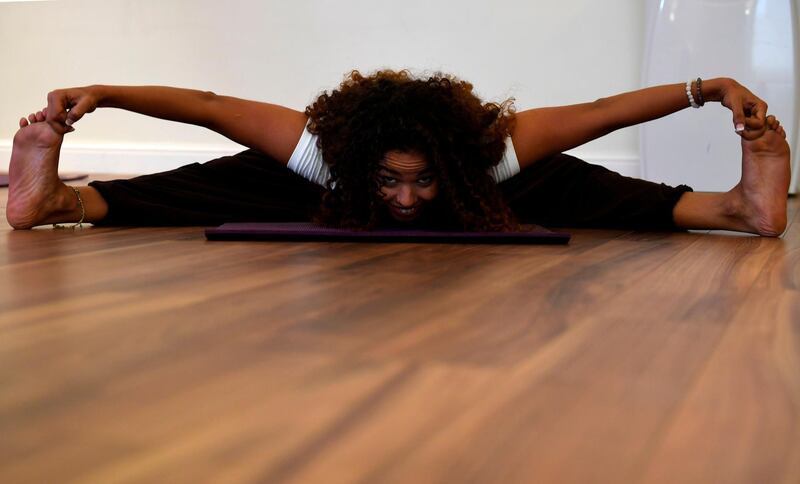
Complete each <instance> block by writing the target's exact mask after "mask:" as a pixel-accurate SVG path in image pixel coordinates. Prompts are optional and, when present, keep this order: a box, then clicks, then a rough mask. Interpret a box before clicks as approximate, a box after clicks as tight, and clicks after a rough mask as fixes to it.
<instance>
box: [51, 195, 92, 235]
mask: <svg viewBox="0 0 800 484" xmlns="http://www.w3.org/2000/svg"><path fill="white" fill-rule="evenodd" d="M70 188H72V191H74V192H75V196H76V197H78V206H79V207H81V218H80V220H78V221H77V222H76V223H74V224H72V225H61V224H53V228H54V229H74V228H76V227H83V219H84V218H86V209H85V208H84V206H83V198H81V192H80V190H78V189H77V188H75V187H73V186H70Z"/></svg>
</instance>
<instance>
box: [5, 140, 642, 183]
mask: <svg viewBox="0 0 800 484" xmlns="http://www.w3.org/2000/svg"><path fill="white" fill-rule="evenodd" d="M244 149H245V148H244V147H241V146H238V145H230V146H183V145H181V146H178V145H175V146H165V145H155V146H148V145H139V144H136V145H123V144H83V145H77V144H76V145H65V146H64V147H63V148H62V150H61V160H60V162H59V171H61V172H62V173H109V174H125V175H144V174H148V173H157V172H159V171H165V170H171V169H173V168H177V167H179V166H183V165H186V164H189V163H194V162H204V161H208V160H213V159H214V158H219V157H221V156H226V155H230V154H233V153H237V152H239V151H242V150H244ZM570 154H572V155H574V156H577V157H579V158H581V159H584V160H586V161H588V162H589V163H594V164H597V165H602V166H605V167H606V168H608V169H609V170H613V171H616V172H617V173H619V174H621V175H626V176H632V177H639V176H640V171H639V158H638V157H636V156H625V155H623V156H601V155H597V154H592V153H590V152H587V153H584V152H581V151H580V150H575V151H572V152H570ZM10 158H11V141H7V140H2V141H0V171H3V172H5V171H8V161H9V159H10Z"/></svg>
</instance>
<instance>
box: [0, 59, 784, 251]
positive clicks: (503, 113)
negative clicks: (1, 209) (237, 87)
mask: <svg viewBox="0 0 800 484" xmlns="http://www.w3.org/2000/svg"><path fill="white" fill-rule="evenodd" d="M707 101H714V102H721V103H722V104H723V105H724V106H726V107H727V108H729V109H730V110H731V111H732V112H733V124H734V129H735V131H736V132H737V133H738V134H739V135H740V136H741V139H742V179H741V181H740V183H739V184H737V185H736V187H734V188H732V189H731V190H730V191H728V192H725V193H694V192H692V191H691V189H690V188H689V187H686V186H680V187H668V186H666V185H663V184H661V185H659V184H655V183H651V182H647V181H643V180H637V179H632V178H627V177H622V176H620V175H618V174H616V173H613V172H610V171H608V170H606V169H604V168H601V167H598V166H594V165H589V164H587V163H585V162H582V161H580V160H577V159H575V158H573V157H570V156H566V155H562V154H560V153H561V152H563V151H566V150H569V149H572V148H574V147H577V146H580V145H582V144H584V143H586V142H588V141H591V140H593V139H596V138H598V137H600V136H603V135H606V134H608V133H610V132H612V131H614V130H616V129H619V128H622V127H626V126H631V125H635V124H638V123H642V122H645V121H649V120H652V119H656V118H659V117H662V116H665V115H667V114H671V113H673V112H676V111H679V110H681V109H685V108H687V107H689V106H690V105H691V106H694V107H699V106H701V105H702V104H704V103H705V102H707ZM97 107H115V108H120V109H126V110H129V111H133V112H137V113H141V114H145V115H148V116H153V117H157V118H162V119H168V120H172V121H178V122H183V123H190V124H195V125H198V126H203V127H206V128H209V129H212V130H214V131H216V132H218V133H220V134H222V135H224V136H226V137H228V138H230V139H231V140H233V141H236V142H237V143H240V144H242V145H245V146H247V147H249V148H251V149H250V150H248V151H246V152H243V153H240V154H238V155H235V156H232V157H225V158H221V159H218V160H214V161H212V162H209V163H206V164H203V165H199V164H194V165H188V166H186V167H183V168H179V169H178V170H173V171H170V172H165V173H159V174H155V175H147V176H143V177H139V178H135V179H133V180H117V181H112V182H93V183H90V184H89V186H87V187H80V188H72V187H67V186H65V185H64V184H63V183H61V182H60V181H59V180H58V177H57V164H58V157H59V150H60V146H61V142H62V140H63V136H64V135H65V134H66V133H69V132H72V131H74V129H75V127H74V126H75V123H76V122H78V121H79V120H80V119H81V118H82V117H83V116H84V115H85V114H87V113H91V112H93V111H94V110H95V108H97ZM785 136H786V133H785V131H784V130H783V128H782V127H781V126H780V123H779V122H778V121H777V120H776V119H775V118H774V117H773V116H767V105H766V104H765V103H764V102H763V101H762V100H761V99H759V98H758V97H756V96H755V95H753V94H752V93H751V92H750V91H749V90H747V89H746V88H745V87H743V86H741V85H740V84H738V83H737V82H736V81H734V80H732V79H725V78H719V79H711V80H706V81H702V80H700V79H697V80H696V81H690V82H687V83H686V84H673V85H665V86H658V87H651V88H647V89H642V90H638V91H634V92H629V93H625V94H620V95H617V96H613V97H608V98H603V99H599V100H597V101H594V102H591V103H584V104H577V105H572V106H562V107H551V108H540V109H532V110H527V111H522V112H519V113H516V112H515V111H514V109H513V106H512V103H511V101H510V100H509V101H505V102H503V103H501V104H495V103H483V102H482V101H481V100H480V99H479V98H477V97H476V96H475V95H474V94H473V92H472V85H471V84H469V83H467V82H465V81H461V80H459V79H457V78H454V77H452V76H448V75H443V74H437V75H434V76H431V77H429V78H415V77H414V76H412V75H411V74H409V73H408V72H407V71H400V72H395V71H379V72H376V73H374V74H372V75H370V76H363V75H361V74H360V73H359V72H357V71H353V72H352V73H351V74H350V75H349V76H347V77H346V78H345V80H344V82H343V83H342V84H341V85H340V86H339V87H338V88H337V89H336V90H334V91H332V92H330V93H327V92H326V93H323V94H322V95H320V96H319V97H318V98H317V99H316V100H315V102H314V103H312V104H311V105H310V106H309V107H308V108H306V110H305V112H304V113H301V112H298V111H294V110H291V109H288V108H285V107H281V106H277V105H273V104H266V103H259V102H254V101H247V100H242V99H237V98H232V97H226V96H218V95H216V94H214V93H210V92H200V91H192V90H186V89H176V88H167V87H151V86H148V87H122V86H116V87H114V86H90V87H84V88H72V89H62V90H57V91H53V92H51V93H50V94H49V95H48V105H47V107H46V108H45V109H44V110H42V111H39V112H37V113H33V114H31V115H30V116H28V118H27V119H26V118H23V119H21V120H20V130H19V132H18V133H17V135H16V136H15V138H14V148H13V152H12V156H11V163H10V173H9V175H10V190H9V202H8V206H7V218H8V221H9V223H10V224H11V225H12V226H13V227H14V228H17V229H25V228H30V227H33V226H36V225H41V224H47V223H64V222H73V223H78V222H82V221H86V222H92V223H101V224H124V225H190V224H191V225H214V224H219V223H222V222H226V221H287V220H308V219H314V220H316V221H318V222H321V223H326V224H330V225H335V226H341V227H350V228H357V229H369V228H373V227H376V226H381V225H402V226H407V225H414V226H419V225H424V226H433V227H445V226H447V227H448V228H460V229H465V230H513V229H514V228H515V226H516V224H517V223H519V222H525V223H540V224H544V225H554V226H590V227H601V226H607V227H626V228H634V229H662V230H663V229H692V228H701V229H728V230H738V231H744V232H752V233H757V234H761V235H765V236H778V235H780V234H781V233H782V232H783V230H784V228H785V226H786V196H787V190H788V186H789V178H790V174H789V151H788V145H787V143H786V141H785ZM323 160H324V161H323ZM301 175H302V176H301Z"/></svg>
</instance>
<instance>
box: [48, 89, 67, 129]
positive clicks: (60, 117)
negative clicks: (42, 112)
mask: <svg viewBox="0 0 800 484" xmlns="http://www.w3.org/2000/svg"><path fill="white" fill-rule="evenodd" d="M68 103H69V100H68V98H67V94H66V92H65V91H51V92H50V93H48V94H47V121H48V122H49V123H51V124H52V123H56V124H64V122H65V121H66V120H67V109H69V105H68Z"/></svg>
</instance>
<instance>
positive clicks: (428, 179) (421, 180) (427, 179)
mask: <svg viewBox="0 0 800 484" xmlns="http://www.w3.org/2000/svg"><path fill="white" fill-rule="evenodd" d="M417 183H419V184H420V185H430V184H431V183H433V177H430V176H426V177H425V178H419V179H417Z"/></svg>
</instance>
